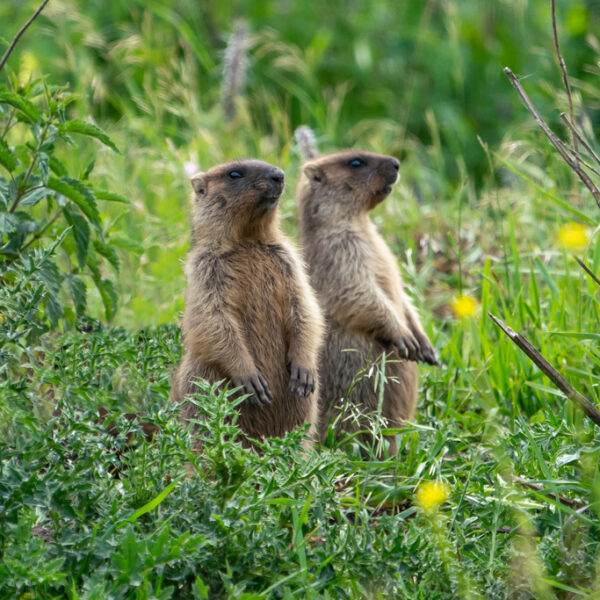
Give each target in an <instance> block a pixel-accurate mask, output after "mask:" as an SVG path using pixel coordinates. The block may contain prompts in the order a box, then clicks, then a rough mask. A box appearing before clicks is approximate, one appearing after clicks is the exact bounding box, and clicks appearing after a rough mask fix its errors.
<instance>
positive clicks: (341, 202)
mask: <svg viewBox="0 0 600 600" xmlns="http://www.w3.org/2000/svg"><path fill="white" fill-rule="evenodd" d="M399 167H400V163H399V161H398V159H396V158H394V157H393V156H383V155H380V154H372V153H371V152H361V151H360V150H345V151H343V152H336V153H335V154H329V155H325V156H321V157H319V158H316V159H314V160H310V161H308V162H306V163H305V164H304V167H303V173H302V179H301V182H300V194H299V196H300V198H301V202H303V203H304V206H303V207H302V208H303V210H304V211H306V212H307V213H308V214H310V215H312V217H313V218H314V217H317V218H318V216H322V217H323V218H326V219H327V218H331V217H338V218H339V217H343V216H348V217H352V216H355V215H356V214H359V213H362V212H366V211H369V210H371V209H372V208H374V207H375V206H377V204H379V203H380V202H381V201H382V200H383V199H384V198H385V197H386V196H388V195H389V193H390V192H391V191H392V185H393V184H394V183H395V182H396V180H397V179H398V168H399Z"/></svg>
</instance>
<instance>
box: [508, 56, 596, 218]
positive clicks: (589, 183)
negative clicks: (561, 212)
mask: <svg viewBox="0 0 600 600" xmlns="http://www.w3.org/2000/svg"><path fill="white" fill-rule="evenodd" d="M504 73H505V75H506V76H507V77H508V79H509V80H510V82H511V83H512V85H513V87H514V88H515V90H517V93H518V94H519V96H520V97H521V100H522V101H523V104H524V105H525V108H527V110H528V111H529V112H530V113H531V115H532V116H533V118H534V119H535V122H536V123H537V124H538V125H539V126H540V129H541V130H542V131H543V132H544V133H545V135H546V137H547V138H548V141H549V142H550V143H551V144H552V145H553V146H554V147H555V148H556V150H557V151H558V153H559V154H560V155H561V156H562V158H563V160H564V161H565V162H566V163H567V165H569V167H571V169H572V170H573V171H574V172H575V173H576V174H577V176H578V177H579V179H581V181H582V182H583V183H584V184H585V186H586V187H587V188H588V190H590V192H592V196H594V199H595V200H596V204H597V205H598V206H599V207H600V190H599V189H598V188H597V187H596V185H595V184H594V182H593V181H592V180H591V179H590V177H589V175H588V174H587V173H586V172H585V171H584V170H583V169H582V168H581V165H579V163H578V161H576V160H574V159H573V158H571V157H570V156H569V154H568V153H567V152H566V151H565V149H564V148H563V147H562V145H561V140H560V139H559V138H558V137H556V135H555V134H554V132H553V131H552V130H551V129H550V127H548V125H547V124H546V122H545V121H544V119H542V117H540V115H539V113H538V111H537V110H536V109H535V106H533V104H532V103H531V100H530V99H529V97H528V96H527V94H526V93H525V90H524V89H523V86H522V85H521V84H520V83H519V80H518V79H517V78H516V77H515V74H514V73H513V72H512V71H511V70H510V69H509V68H508V67H505V68H504Z"/></svg>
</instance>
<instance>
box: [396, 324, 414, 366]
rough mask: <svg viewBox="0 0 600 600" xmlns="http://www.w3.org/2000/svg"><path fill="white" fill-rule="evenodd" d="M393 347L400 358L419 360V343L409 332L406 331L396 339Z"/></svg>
mask: <svg viewBox="0 0 600 600" xmlns="http://www.w3.org/2000/svg"><path fill="white" fill-rule="evenodd" d="M394 346H395V347H396V348H397V350H398V354H399V355H400V358H405V359H407V360H414V361H417V360H419V343H418V342H417V340H416V339H415V338H414V337H413V335H412V334H411V333H410V331H406V332H404V333H402V335H399V336H398V337H396V339H395V340H394Z"/></svg>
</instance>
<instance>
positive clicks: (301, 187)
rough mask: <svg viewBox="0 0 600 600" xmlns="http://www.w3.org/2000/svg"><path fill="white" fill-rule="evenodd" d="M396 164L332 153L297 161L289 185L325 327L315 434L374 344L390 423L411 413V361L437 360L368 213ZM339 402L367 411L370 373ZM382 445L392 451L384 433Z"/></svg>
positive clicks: (371, 397)
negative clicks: (383, 359)
mask: <svg viewBox="0 0 600 600" xmlns="http://www.w3.org/2000/svg"><path fill="white" fill-rule="evenodd" d="M399 166H400V163H399V162H398V160H397V159H395V158H393V157H391V156H379V155H377V154H371V153H368V152H357V151H345V152H338V153H335V154H330V155H328V156H323V157H320V158H317V159H314V160H310V161H309V162H307V163H306V164H305V165H304V168H303V173H302V177H301V179H300V182H299V184H298V193H297V198H298V203H299V226H300V241H301V245H302V248H303V254H304V259H305V261H306V263H307V266H308V272H309V276H310V282H311V284H312V286H313V287H314V289H315V291H316V292H317V297H318V299H319V302H320V305H321V308H322V309H323V312H324V313H325V317H326V320H327V325H328V332H327V336H326V343H325V345H324V351H323V361H322V362H321V366H320V370H319V382H320V390H321V392H320V404H321V406H320V413H321V415H320V429H321V436H323V435H324V434H325V433H326V431H327V421H328V419H329V418H330V417H331V416H334V415H335V414H336V413H339V410H340V405H339V403H340V401H341V400H342V399H343V398H345V397H347V395H348V392H349V390H350V389H351V386H352V384H353V381H354V380H355V379H356V376H357V374H358V373H359V372H360V371H361V370H362V369H364V368H365V367H366V366H368V362H369V360H375V359H377V358H378V357H379V356H380V355H381V353H382V352H383V351H384V350H385V351H387V352H388V353H389V352H390V351H391V352H392V353H391V354H390V355H389V359H391V360H393V361H394V362H391V363H390V362H388V363H387V364H386V370H385V376H386V379H387V383H386V386H385V393H384V397H383V404H382V414H383V416H384V417H385V418H386V419H387V420H388V424H389V426H390V427H397V426H399V425H400V424H401V423H402V421H403V420H405V419H410V418H412V417H413V415H414V412H415V406H416V401H417V383H418V373H417V366H416V364H415V362H412V361H417V360H422V361H425V362H428V363H429V364H436V363H437V361H436V358H435V352H434V350H433V348H432V346H431V344H430V342H429V340H428V338H427V335H426V334H425V333H424V331H423V329H422V327H421V324H420V322H419V317H418V315H417V312H416V310H415V308H414V307H413V305H412V303H411V301H410V300H409V298H408V297H407V296H406V294H405V292H404V289H403V285H402V279H401V277H400V273H399V272H398V267H397V265H396V259H395V257H394V255H393V254H392V252H391V251H390V249H389V248H388V247H387V246H386V244H385V242H384V241H383V239H382V238H381V236H380V235H379V234H378V233H377V231H376V230H375V227H374V225H373V223H372V222H371V220H370V219H369V216H368V213H369V211H370V210H371V209H372V208H374V207H375V206H377V204H379V203H380V202H381V201H382V200H383V199H384V198H385V197H386V196H387V195H388V194H389V193H390V191H391V186H392V184H394V183H395V181H396V179H397V177H398V167H399ZM348 350H350V351H348ZM352 350H353V351H352ZM399 359H404V360H399ZM349 399H350V401H351V402H352V403H353V404H356V405H358V406H360V407H361V408H362V409H363V411H365V412H371V411H375V410H377V408H378V404H379V392H378V390H376V389H374V379H373V378H368V377H363V378H362V379H361V380H360V381H359V382H358V383H356V385H355V387H353V389H352V392H351V394H350V398H349ZM336 405H337V406H336ZM390 450H391V452H393V453H395V452H396V451H397V448H396V444H395V441H394V440H391V448H390Z"/></svg>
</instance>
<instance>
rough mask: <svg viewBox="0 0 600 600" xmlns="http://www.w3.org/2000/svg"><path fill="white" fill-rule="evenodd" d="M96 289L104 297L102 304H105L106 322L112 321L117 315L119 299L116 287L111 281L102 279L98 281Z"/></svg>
mask: <svg viewBox="0 0 600 600" xmlns="http://www.w3.org/2000/svg"><path fill="white" fill-rule="evenodd" d="M96 287H97V288H98V291H99V292H100V296H102V302H103V303H104V312H105V314H106V320H107V321H112V320H113V318H114V316H115V314H116V313H117V307H118V303H119V298H118V296H117V292H116V290H115V287H114V285H113V283H112V281H110V280H109V279H100V280H98V281H96Z"/></svg>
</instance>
